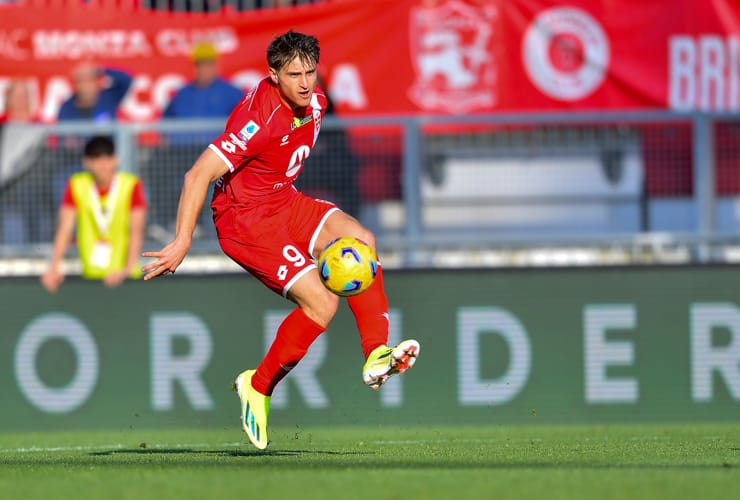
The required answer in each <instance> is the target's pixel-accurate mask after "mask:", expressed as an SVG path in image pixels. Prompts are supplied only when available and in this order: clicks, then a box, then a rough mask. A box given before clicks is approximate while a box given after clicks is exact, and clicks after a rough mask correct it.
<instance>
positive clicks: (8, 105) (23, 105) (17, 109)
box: [0, 78, 38, 123]
mask: <svg viewBox="0 0 740 500" xmlns="http://www.w3.org/2000/svg"><path fill="white" fill-rule="evenodd" d="M3 102H4V103H5V105H4V110H3V112H2V113H0V123H6V122H17V123H30V122H36V121H38V119H37V116H36V114H35V113H34V110H33V104H32V102H31V89H30V88H29V86H28V82H27V81H25V80H22V79H20V78H19V79H15V80H11V82H10V83H9V84H8V86H7V87H6V88H5V98H4V99H3Z"/></svg>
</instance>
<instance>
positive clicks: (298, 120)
mask: <svg viewBox="0 0 740 500" xmlns="http://www.w3.org/2000/svg"><path fill="white" fill-rule="evenodd" d="M312 119H313V116H311V115H308V116H304V117H303V118H298V117H297V116H294V117H293V123H291V124H290V130H295V129H297V128H299V127H302V126H303V125H305V124H306V123H308V122H310V121H311V120H312Z"/></svg>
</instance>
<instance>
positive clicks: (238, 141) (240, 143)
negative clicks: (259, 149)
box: [229, 133, 247, 151]
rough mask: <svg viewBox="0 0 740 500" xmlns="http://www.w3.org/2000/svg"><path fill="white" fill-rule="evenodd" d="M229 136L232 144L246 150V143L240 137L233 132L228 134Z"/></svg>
mask: <svg viewBox="0 0 740 500" xmlns="http://www.w3.org/2000/svg"><path fill="white" fill-rule="evenodd" d="M229 137H231V142H233V143H234V144H236V145H237V146H239V149H241V150H242V151H246V150H247V143H246V142H244V141H242V140H241V139H239V138H238V137H237V136H236V135H234V134H233V133H232V134H229Z"/></svg>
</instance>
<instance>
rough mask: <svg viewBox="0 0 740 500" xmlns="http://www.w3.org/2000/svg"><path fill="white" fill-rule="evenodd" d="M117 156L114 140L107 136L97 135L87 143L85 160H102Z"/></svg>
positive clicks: (84, 153)
mask: <svg viewBox="0 0 740 500" xmlns="http://www.w3.org/2000/svg"><path fill="white" fill-rule="evenodd" d="M114 154H116V147H115V145H114V144H113V139H111V138H110V137H108V136H107V135H96V136H95V137H92V138H91V139H89V140H88V141H87V143H85V150H84V152H83V155H84V156H85V158H100V157H101V156H113V155H114Z"/></svg>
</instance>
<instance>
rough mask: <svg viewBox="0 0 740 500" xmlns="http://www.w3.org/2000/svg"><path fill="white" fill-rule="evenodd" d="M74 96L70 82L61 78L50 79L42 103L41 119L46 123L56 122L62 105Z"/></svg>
mask: <svg viewBox="0 0 740 500" xmlns="http://www.w3.org/2000/svg"><path fill="white" fill-rule="evenodd" d="M71 95H72V85H71V84H70V83H69V80H67V79H66V78H62V77H61V76H54V77H51V78H49V81H47V82H46V91H45V92H44V99H43V101H42V103H41V119H42V120H43V121H45V122H53V121H56V119H57V115H58V114H59V108H61V107H62V103H63V102H64V101H65V100H67V98H68V97H69V96H71Z"/></svg>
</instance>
